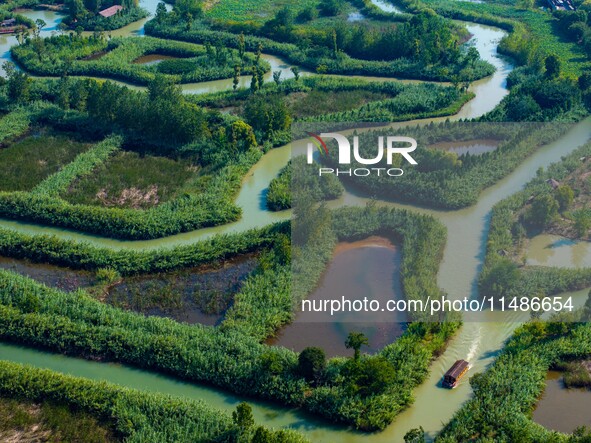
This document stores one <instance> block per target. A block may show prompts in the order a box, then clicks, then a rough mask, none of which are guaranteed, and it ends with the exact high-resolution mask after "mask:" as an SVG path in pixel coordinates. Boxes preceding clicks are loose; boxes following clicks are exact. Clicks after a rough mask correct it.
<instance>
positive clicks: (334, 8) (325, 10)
mask: <svg viewBox="0 0 591 443" xmlns="http://www.w3.org/2000/svg"><path fill="white" fill-rule="evenodd" d="M343 6H344V2H343V0H322V1H321V2H320V4H319V5H318V9H319V10H320V13H321V14H322V15H326V16H329V17H330V16H334V15H339V14H340V13H341V11H342V10H343Z"/></svg>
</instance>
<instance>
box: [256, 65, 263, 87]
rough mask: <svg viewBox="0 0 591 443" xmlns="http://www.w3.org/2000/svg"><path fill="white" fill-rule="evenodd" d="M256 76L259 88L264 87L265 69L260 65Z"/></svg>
mask: <svg viewBox="0 0 591 443" xmlns="http://www.w3.org/2000/svg"><path fill="white" fill-rule="evenodd" d="M256 76H257V83H258V85H259V89H262V87H263V85H264V84H265V70H264V69H263V68H262V67H261V66H259V65H257V70H256Z"/></svg>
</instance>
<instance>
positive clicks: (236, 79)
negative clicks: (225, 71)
mask: <svg viewBox="0 0 591 443" xmlns="http://www.w3.org/2000/svg"><path fill="white" fill-rule="evenodd" d="M239 83H240V65H236V66H234V78H233V79H232V88H234V91H235V90H236V88H238V84H239Z"/></svg>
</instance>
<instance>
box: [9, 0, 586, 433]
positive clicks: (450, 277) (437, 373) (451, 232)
mask: <svg viewBox="0 0 591 443" xmlns="http://www.w3.org/2000/svg"><path fill="white" fill-rule="evenodd" d="M378 3H379V2H376V4H378ZM156 4H157V2H156V0H148V1H144V2H142V6H144V7H147V8H148V9H151V10H152V11H153V10H154V9H155V6H156ZM38 14H42V16H43V19H44V20H45V21H46V22H47V23H48V26H47V28H46V29H45V30H44V35H49V33H51V30H49V28H52V27H55V26H56V24H57V22H58V21H59V16H58V15H56V14H54V13H49V12H37V11H35V12H32V13H30V14H27V15H29V16H30V17H32V18H37V17H36V15H38ZM467 27H468V30H469V31H470V33H471V34H472V35H473V36H474V37H473V39H472V41H473V43H474V45H475V46H476V48H477V49H478V51H479V52H480V54H481V56H482V58H483V59H485V60H488V61H489V62H491V63H492V64H493V65H495V67H496V68H497V71H496V73H495V74H494V75H493V76H491V77H488V78H486V79H483V80H480V81H478V82H475V83H474V84H472V85H471V87H470V90H472V91H473V92H474V93H475V94H476V97H475V98H474V99H473V100H472V101H471V102H469V103H468V104H466V105H465V106H464V107H463V108H462V109H461V111H460V112H459V113H458V114H457V115H455V116H454V117H453V119H460V118H474V117H478V116H480V115H483V114H484V113H486V112H488V111H490V110H492V109H493V108H494V107H495V106H496V105H497V104H498V103H499V102H500V100H501V99H502V98H503V97H504V96H505V95H506V94H507V90H506V87H505V83H506V78H507V75H508V73H509V72H510V71H511V69H512V65H511V64H510V62H508V61H507V60H504V59H502V58H500V57H499V56H498V55H497V52H496V48H497V45H498V42H499V40H500V39H501V38H502V36H503V35H504V33H503V31H501V30H499V29H496V28H491V27H487V26H482V25H477V24H470V23H468V24H467ZM113 34H114V35H115V34H117V35H143V21H142V22H138V23H134V24H132V25H130V26H128V27H126V28H124V29H123V30H121V31H119V32H116V33H113ZM15 43H16V41H15V40H14V38H12V37H9V38H6V37H0V57H2V58H3V59H8V58H9V53H8V48H9V46H10V45H11V44H15ZM267 59H268V60H269V58H267ZM273 59H275V60H277V63H278V64H282V62H281V61H280V60H279V59H277V58H273ZM287 68H288V65H286V64H283V66H282V69H284V72H286V73H287V72H288V69H287ZM286 76H287V74H286ZM231 86H232V85H231V79H230V80H221V81H217V82H209V83H208V84H201V85H195V87H194V88H193V87H192V86H190V85H188V86H185V90H187V92H194V93H197V92H205V91H210V90H217V89H218V88H219V89H222V88H223V89H225V88H230V87H231ZM192 88H193V89H192ZM442 120H444V119H428V120H421V121H417V122H411V123H421V124H425V123H429V122H431V121H442ZM404 124H408V122H407V123H404ZM590 136H591V119H586V120H584V121H582V122H580V123H578V124H577V125H574V126H573V127H572V128H571V129H570V130H569V131H568V132H567V133H566V134H565V135H564V137H562V139H561V140H559V141H557V142H555V143H552V144H549V145H547V146H545V147H543V148H541V149H539V150H538V151H537V152H536V153H535V154H533V155H532V156H531V157H529V158H528V159H527V160H526V161H524V162H523V163H522V164H521V165H519V166H518V167H517V168H516V170H515V171H514V172H513V173H512V174H510V175H509V176H508V177H506V178H505V179H503V180H501V181H500V182H499V183H497V184H496V185H495V186H492V187H490V188H488V189H487V190H485V191H484V192H483V193H482V194H481V196H480V199H479V201H478V203H477V204H476V205H474V206H472V207H469V208H466V209H463V210H460V211H433V210H426V209H422V208H417V207H413V206H410V205H400V204H394V203H387V202H380V204H384V205H391V206H396V207H404V208H410V209H413V210H415V211H420V212H423V213H428V214H431V215H433V216H435V217H437V218H438V219H439V220H440V221H441V222H442V223H444V224H445V226H446V227H447V230H448V241H447V246H446V249H445V253H444V257H443V261H442V263H441V270H440V272H439V275H438V284H439V286H441V287H442V288H443V289H445V290H446V291H447V292H448V294H449V295H450V296H451V297H454V298H464V297H465V296H468V297H474V296H476V278H477V275H478V272H479V269H480V267H481V265H482V260H483V257H484V252H485V245H486V234H487V229H488V222H489V217H490V210H491V208H492V206H493V205H494V204H495V203H497V202H498V201H500V200H502V199H503V198H505V197H507V196H509V195H511V194H513V193H515V192H516V191H518V190H520V189H521V188H522V187H523V185H524V184H525V183H527V181H528V180H530V179H531V178H532V177H533V176H534V175H535V171H536V170H537V169H538V168H539V167H544V166H547V165H549V164H550V163H553V162H556V161H559V160H560V158H561V156H564V155H566V154H568V152H570V151H572V150H574V149H575V148H576V147H578V146H580V145H581V144H583V143H584V142H586V141H587V140H588V139H589V137H590ZM290 155H291V152H290V147H289V146H284V147H281V148H278V149H274V150H272V151H270V152H269V153H267V154H265V156H264V157H263V158H262V159H261V161H260V162H259V163H258V164H257V165H255V166H254V167H253V168H252V169H251V171H250V172H249V173H248V174H247V176H246V177H245V179H244V181H243V186H242V189H241V191H240V193H239V195H238V196H237V199H236V203H237V205H238V206H240V207H241V208H242V210H243V216H242V218H241V220H240V221H238V222H236V223H232V224H228V225H224V226H219V227H215V228H209V229H203V230H199V231H194V232H188V233H184V234H179V235H175V236H170V237H167V238H163V239H157V240H150V241H133V242H132V241H120V240H113V239H107V238H101V237H97V236H92V235H88V234H82V233H78V232H72V231H68V230H64V229H59V228H53V227H47V226H39V225H35V224H31V223H23V222H18V221H12V220H4V219H0V227H3V228H10V229H13V230H15V231H19V232H26V233H30V234H40V233H43V234H55V235H57V236H59V237H60V238H68V239H75V240H80V241H87V242H90V243H93V244H96V245H100V246H105V247H111V248H133V249H145V248H159V247H171V246H174V245H178V244H188V243H194V242H196V241H200V240H202V239H204V238H206V237H209V236H212V235H215V234H219V233H227V232H237V231H242V230H245V229H248V228H251V227H257V226H264V225H267V224H269V223H272V222H275V221H279V220H284V219H286V218H288V217H289V215H290V214H289V212H288V211H284V212H279V213H271V212H268V211H267V210H266V209H265V204H264V192H265V190H266V188H267V187H268V185H269V182H270V181H271V179H272V178H274V177H275V176H276V174H277V173H278V171H279V170H280V169H281V168H282V167H283V165H285V163H286V162H287V161H288V160H289V158H290ZM366 202H367V200H366V199H365V198H363V197H362V196H359V195H356V194H355V193H353V192H347V193H346V194H345V195H344V196H343V198H342V199H341V201H340V202H339V203H340V204H343V203H345V204H350V205H364V204H365V203H366ZM487 320H489V321H487V322H479V323H476V322H472V323H470V322H468V323H466V324H465V325H464V326H463V327H462V329H461V330H460V332H459V333H458V334H457V336H456V337H455V338H454V339H453V340H452V341H451V343H450V345H449V347H448V348H447V350H446V352H445V353H444V354H443V355H442V356H441V357H439V358H438V359H437V360H436V361H434V362H433V364H432V366H431V374H430V376H429V378H428V379H427V380H426V381H425V383H423V384H422V385H421V386H420V387H419V388H418V389H416V390H415V397H416V401H415V403H414V404H413V405H412V406H411V407H410V408H409V409H408V410H406V411H405V412H403V413H402V414H401V415H400V416H399V417H398V418H397V419H396V420H395V422H394V423H393V424H392V425H390V426H389V427H388V428H387V429H386V430H385V431H384V432H381V433H378V434H369V435H366V434H360V433H356V432H351V431H348V430H345V429H343V428H340V427H334V426H331V425H328V424H326V423H325V422H318V421H317V420H316V419H315V418H313V417H310V416H307V415H305V414H303V413H301V412H296V411H292V410H288V409H286V408H282V407H280V406H277V405H268V404H265V403H262V402H257V401H255V402H252V403H253V405H254V413H255V417H256V419H257V420H258V421H259V422H261V423H264V424H267V425H270V426H276V427H279V426H290V427H293V428H294V429H297V430H299V431H301V432H303V433H304V434H306V435H307V436H308V437H309V438H310V439H311V440H312V441H314V442H334V441H339V442H359V441H367V442H376V443H377V442H400V441H402V440H403V436H404V434H405V433H406V432H407V431H408V430H409V429H410V428H414V427H418V426H423V428H424V429H425V430H426V431H427V432H428V433H429V435H430V436H433V435H434V434H435V433H436V432H437V431H438V430H440V429H441V426H442V424H443V423H445V422H447V421H448V420H449V419H450V418H451V416H452V415H453V413H454V412H455V411H456V410H457V409H458V408H459V407H460V405H461V404H462V403H463V402H464V401H466V399H468V398H469V396H470V395H471V390H470V387H469V384H468V383H467V378H468V377H466V378H465V379H464V381H463V382H462V383H461V384H460V385H459V387H458V388H457V389H454V390H453V391H448V390H443V389H441V388H439V387H438V383H439V380H440V378H441V376H442V374H443V373H444V371H445V370H446V369H447V368H449V366H450V365H451V364H452V363H453V362H454V361H455V360H456V359H458V358H464V359H468V360H469V361H470V363H471V370H470V373H469V374H468V375H472V374H474V373H475V372H479V371H482V370H483V369H485V367H486V366H487V365H488V364H489V363H490V362H491V361H492V360H493V359H494V357H495V355H496V354H497V353H498V351H499V350H500V349H501V347H502V345H503V342H504V341H505V340H506V339H507V337H509V335H510V334H511V332H512V331H513V329H514V328H515V327H516V326H517V324H518V322H519V321H521V320H523V318H520V317H518V316H516V317H514V318H510V319H508V318H507V317H503V318H502V319H500V318H498V317H496V316H494V315H493V314H490V315H488V316H487ZM495 320H502V321H496V322H495ZM507 320H512V321H507ZM0 358H3V359H7V360H12V361H16V362H22V363H29V364H32V365H35V366H40V367H48V368H51V369H53V370H56V371H60V372H65V373H71V374H75V375H79V376H84V377H89V378H95V379H104V380H109V381H112V382H115V383H118V384H121V385H125V386H130V387H135V388H140V389H146V390H150V391H158V392H165V393H169V394H172V395H180V396H185V397H191V398H201V399H203V400H205V401H206V402H208V403H209V404H211V405H212V406H214V407H218V408H221V409H226V410H228V409H231V408H233V407H234V406H235V404H236V403H237V402H238V401H239V399H237V398H236V397H235V396H233V395H229V394H227V393H224V392H222V391H219V390H216V389H213V388H209V387H204V386H200V385H196V384H191V383H184V382H181V381H178V380H175V379H172V378H170V377H166V376H163V375H159V374H155V373H152V372H147V371H141V370H138V369H133V368H129V367H126V366H122V365H115V364H106V363H97V362H90V361H84V360H79V359H74V358H69V357H64V356H60V355H55V354H50V353H45V352H39V351H36V350H31V349H26V348H22V347H16V346H12V345H8V344H0ZM249 401H250V400H249Z"/></svg>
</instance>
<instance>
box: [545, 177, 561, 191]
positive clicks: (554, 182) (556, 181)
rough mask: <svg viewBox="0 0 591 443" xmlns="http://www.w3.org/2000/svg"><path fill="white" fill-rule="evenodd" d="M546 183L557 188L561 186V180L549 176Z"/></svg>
mask: <svg viewBox="0 0 591 443" xmlns="http://www.w3.org/2000/svg"><path fill="white" fill-rule="evenodd" d="M546 183H548V184H549V185H550V186H552V189H556V188H558V187H559V186H560V182H559V181H558V180H556V179H553V178H549V179H548V180H546Z"/></svg>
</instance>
